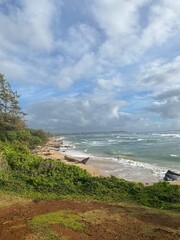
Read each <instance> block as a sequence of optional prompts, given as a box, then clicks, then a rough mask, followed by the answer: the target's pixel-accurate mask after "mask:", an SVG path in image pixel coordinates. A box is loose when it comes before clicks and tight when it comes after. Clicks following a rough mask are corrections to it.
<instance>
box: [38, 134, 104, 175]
mask: <svg viewBox="0 0 180 240" xmlns="http://www.w3.org/2000/svg"><path fill="white" fill-rule="evenodd" d="M60 147H61V141H60V140H59V139H58V138H57V137H52V138H50V139H49V141H48V142H47V143H46V144H45V146H43V147H40V148H37V149H35V150H34V151H33V153H34V154H36V155H38V156H41V157H43V158H46V159H51V160H58V161H61V162H63V163H65V164H69V165H74V166H78V167H80V168H82V169H84V170H86V171H87V172H89V173H90V174H91V175H92V176H94V177H97V176H103V174H101V173H100V170H98V169H97V168H95V167H93V166H91V165H89V164H82V163H75V162H69V161H68V160H66V159H65V158H66V156H67V157H73V156H70V155H69V154H65V153H62V152H60V150H59V148H60ZM73 158H74V159H76V160H77V161H79V160H80V158H76V157H73ZM81 160H82V159H81Z"/></svg>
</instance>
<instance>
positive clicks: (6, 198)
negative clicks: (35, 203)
mask: <svg viewBox="0 0 180 240" xmlns="http://www.w3.org/2000/svg"><path fill="white" fill-rule="evenodd" d="M28 202H30V200H29V199H27V198H23V197H20V196H16V195H15V194H14V193H9V192H5V191H2V190H0V209H1V208H4V207H8V206H10V205H12V204H16V203H18V204H21V205H22V204H26V203H28Z"/></svg>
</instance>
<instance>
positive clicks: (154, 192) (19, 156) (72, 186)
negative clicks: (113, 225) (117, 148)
mask: <svg viewBox="0 0 180 240" xmlns="http://www.w3.org/2000/svg"><path fill="white" fill-rule="evenodd" d="M0 151H1V153H2V157H3V158H4V159H5V160H6V161H7V163H8V165H9V170H7V171H3V172H2V171H1V172H0V188H1V189H4V190H7V191H12V192H19V194H21V195H23V194H24V195H25V196H26V194H31V197H32V196H34V197H35V198H40V199H43V198H50V199H51V198H53V199H54V198H63V197H69V198H76V199H77V198H79V199H92V200H103V201H111V202H121V201H134V202H137V203H140V204H143V205H146V206H149V207H155V208H163V209H174V210H176V211H180V186H178V185H170V184H169V183H166V182H159V183H156V184H154V185H152V186H144V185H143V184H141V183H135V182H129V181H125V180H122V179H119V178H116V177H113V176H112V177H92V176H91V175H90V174H89V173H88V172H87V171H86V170H83V169H81V168H79V167H77V166H73V165H66V164H64V163H62V162H60V161H55V160H54V161H52V160H50V159H43V158H42V157H39V156H36V155H34V154H32V153H31V152H30V150H29V148H28V147H27V146H26V145H22V144H20V143H18V142H14V143H13V144H12V143H11V144H10V143H8V142H1V143H0Z"/></svg>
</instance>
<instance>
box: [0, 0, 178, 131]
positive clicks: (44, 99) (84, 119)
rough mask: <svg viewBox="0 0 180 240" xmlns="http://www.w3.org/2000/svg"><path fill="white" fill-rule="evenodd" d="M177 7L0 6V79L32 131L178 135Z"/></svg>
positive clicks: (157, 0) (99, 0)
mask: <svg viewBox="0 0 180 240" xmlns="http://www.w3.org/2000/svg"><path fill="white" fill-rule="evenodd" d="M179 16H180V1H170V0H76V1H72V0H71V1H70V0H66V1H65V0H38V1H37V0H31V1H28V0H16V1H14V0H0V29H1V31H0V72H2V73H3V74H4V75H5V77H6V79H7V80H8V81H9V82H10V84H11V85H12V87H13V88H14V89H16V90H17V91H18V92H19V93H20V94H21V100H20V103H21V106H22V108H23V109H24V111H25V112H26V113H28V117H27V122H28V124H29V126H31V127H34V128H43V129H45V130H48V131H52V132H82V131H112V130H130V131H155V130H169V129H180V44H179V42H180V18H179Z"/></svg>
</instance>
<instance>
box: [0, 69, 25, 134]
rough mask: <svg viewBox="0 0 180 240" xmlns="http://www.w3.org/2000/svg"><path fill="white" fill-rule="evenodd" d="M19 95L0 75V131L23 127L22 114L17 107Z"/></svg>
mask: <svg viewBox="0 0 180 240" xmlns="http://www.w3.org/2000/svg"><path fill="white" fill-rule="evenodd" d="M19 97H20V96H19V95H18V93H17V92H16V91H13V90H12V88H11V85H10V84H9V83H8V82H7V81H6V79H5V78H4V75H3V74H1V73H0V131H5V130H16V129H22V128H24V127H25V122H24V120H23V117H24V115H25V114H24V113H23V112H22V110H21V107H20V106H19V100H18V99H19Z"/></svg>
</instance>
